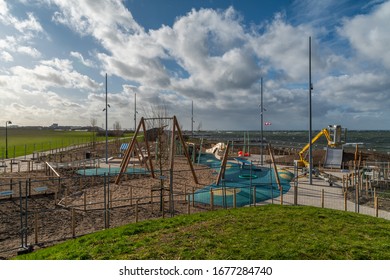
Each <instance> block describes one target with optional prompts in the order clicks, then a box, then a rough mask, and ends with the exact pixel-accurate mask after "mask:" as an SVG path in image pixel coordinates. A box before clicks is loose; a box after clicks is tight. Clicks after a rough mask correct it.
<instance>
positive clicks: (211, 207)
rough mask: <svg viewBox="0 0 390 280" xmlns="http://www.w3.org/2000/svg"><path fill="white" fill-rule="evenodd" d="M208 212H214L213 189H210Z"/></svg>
mask: <svg viewBox="0 0 390 280" xmlns="http://www.w3.org/2000/svg"><path fill="white" fill-rule="evenodd" d="M210 210H211V211H213V210H214V192H213V189H210Z"/></svg>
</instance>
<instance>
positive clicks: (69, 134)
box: [0, 128, 105, 158]
mask: <svg viewBox="0 0 390 280" xmlns="http://www.w3.org/2000/svg"><path fill="white" fill-rule="evenodd" d="M7 134H8V137H7V138H8V157H9V158H13V157H18V156H24V155H28V154H32V153H34V152H43V151H48V150H52V149H60V148H64V147H67V146H72V145H78V144H84V143H90V142H92V139H93V133H92V132H88V131H55V130H51V129H38V128H8V133H7ZM0 135H1V137H0V139H1V140H0V158H5V147H6V145H5V128H3V129H1V130H0ZM103 139H105V137H98V138H97V141H102V140H103Z"/></svg>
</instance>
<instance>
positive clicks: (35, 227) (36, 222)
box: [34, 212, 38, 244]
mask: <svg viewBox="0 0 390 280" xmlns="http://www.w3.org/2000/svg"><path fill="white" fill-rule="evenodd" d="M34 235H35V244H38V213H37V212H35V213H34Z"/></svg>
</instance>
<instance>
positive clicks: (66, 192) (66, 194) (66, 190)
mask: <svg viewBox="0 0 390 280" xmlns="http://www.w3.org/2000/svg"><path fill="white" fill-rule="evenodd" d="M67 197H68V188H66V189H65V197H64V205H65V207H67V204H66V198H67Z"/></svg>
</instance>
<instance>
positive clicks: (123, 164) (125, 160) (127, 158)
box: [115, 118, 144, 184]
mask: <svg viewBox="0 0 390 280" xmlns="http://www.w3.org/2000/svg"><path fill="white" fill-rule="evenodd" d="M142 123H144V119H143V118H141V120H140V122H139V124H138V127H137V130H136V131H135V133H134V136H133V139H132V140H131V143H130V145H129V147H127V150H126V152H125V155H124V157H123V159H122V162H121V164H120V167H121V168H120V171H119V173H118V175H117V176H116V178H115V184H118V183H119V181H120V179H121V176H122V174H123V173H124V172H125V170H126V169H127V166H128V164H129V161H130V156H131V153H132V152H133V150H134V145H135V142H136V141H137V136H138V133H139V130H140V128H141V124H142Z"/></svg>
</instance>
